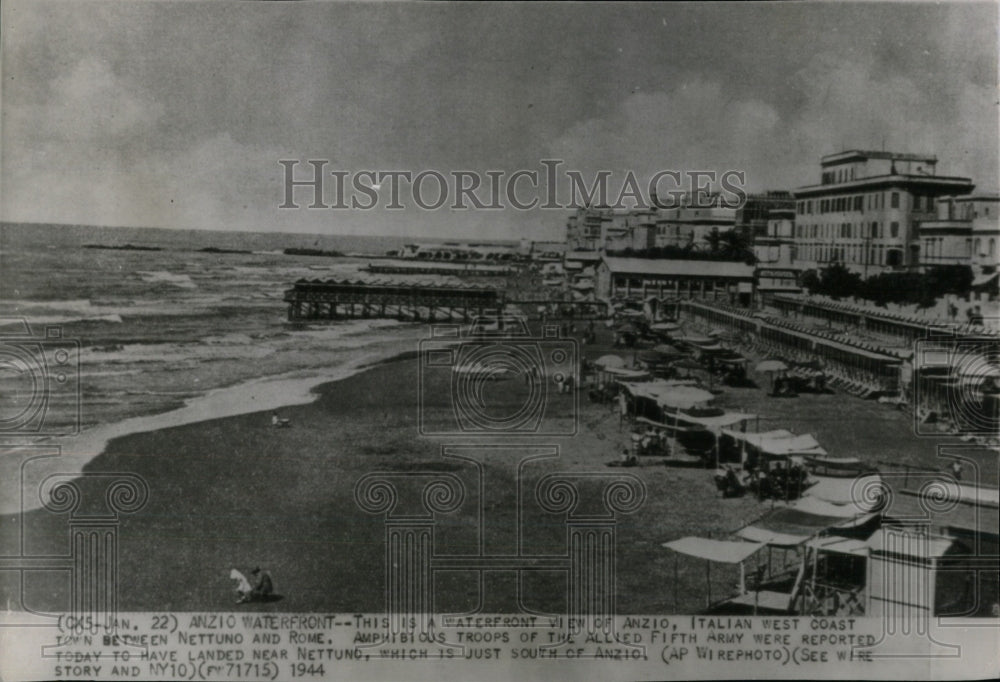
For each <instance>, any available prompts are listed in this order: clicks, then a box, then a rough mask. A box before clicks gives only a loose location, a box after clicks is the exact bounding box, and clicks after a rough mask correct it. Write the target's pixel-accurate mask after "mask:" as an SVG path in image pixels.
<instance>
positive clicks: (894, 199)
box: [793, 150, 974, 275]
mask: <svg viewBox="0 0 1000 682" xmlns="http://www.w3.org/2000/svg"><path fill="white" fill-rule="evenodd" d="M820 168H821V172H820V184H818V185H808V186H805V187H800V188H798V189H796V190H794V191H793V195H794V197H795V200H796V221H795V236H794V243H795V247H796V260H797V261H798V263H799V265H800V266H801V267H804V268H822V267H826V266H827V265H829V264H831V263H843V264H844V265H846V266H847V267H849V268H851V269H852V270H855V271H857V272H861V273H863V274H866V275H872V274H876V273H878V272H883V271H887V270H899V269H906V268H917V267H920V266H921V265H926V264H927V263H928V261H926V259H925V257H924V256H925V254H924V252H923V247H926V244H927V243H922V239H923V235H922V234H921V225H922V224H924V223H930V224H935V223H940V220H939V215H938V208H937V202H938V200H939V199H940V198H941V197H945V196H956V195H965V194H968V193H970V192H971V191H972V189H973V187H974V185H973V184H972V181H971V180H970V179H969V178H963V177H955V176H945V175H938V174H937V158H935V157H934V156H929V155H922V154H899V153H895V152H877V151H859V150H852V151H845V152H840V153H838V154H830V155H828V156H824V157H823V158H822V160H821V161H820ZM939 228H940V229H943V230H947V229H950V227H949V226H945V225H939ZM926 236H927V237H928V238H931V237H933V238H935V239H936V238H937V237H938V235H937V234H932V233H930V232H929V233H928V234H927V235H926ZM941 236H944V235H941ZM936 244H937V242H933V246H936ZM932 253H933V254H936V253H937V251H932ZM941 258H945V255H944V253H943V252H942V255H941ZM941 262H950V261H948V260H947V259H945V260H942V261H941Z"/></svg>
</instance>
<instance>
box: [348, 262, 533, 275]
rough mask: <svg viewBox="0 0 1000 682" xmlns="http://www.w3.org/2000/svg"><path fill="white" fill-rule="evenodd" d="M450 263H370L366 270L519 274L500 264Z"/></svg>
mask: <svg viewBox="0 0 1000 682" xmlns="http://www.w3.org/2000/svg"><path fill="white" fill-rule="evenodd" d="M449 265H450V264H448V263H441V264H434V263H431V264H424V263H418V264H412V265H411V264H409V263H399V262H396V263H384V264H372V263H369V264H368V266H367V267H366V268H364V270H365V272H370V273H372V274H379V275H445V276H451V277H510V276H513V275H515V274H517V270H516V269H515V268H507V267H503V266H499V265H466V266H454V265H452V267H448V266H449Z"/></svg>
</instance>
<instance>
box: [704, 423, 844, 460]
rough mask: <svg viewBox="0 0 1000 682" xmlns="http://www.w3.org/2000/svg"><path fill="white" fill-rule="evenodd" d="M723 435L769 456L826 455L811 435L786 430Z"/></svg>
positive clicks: (733, 432) (730, 432) (726, 430)
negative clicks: (796, 433)
mask: <svg viewBox="0 0 1000 682" xmlns="http://www.w3.org/2000/svg"><path fill="white" fill-rule="evenodd" d="M722 433H723V434H724V435H726V436H729V437H730V438H732V439H733V440H735V441H737V442H743V443H746V444H747V445H751V446H753V447H755V448H757V449H758V450H760V451H761V452H763V453H765V454H768V455H779V456H780V455H793V454H795V455H825V454H826V450H824V449H823V448H822V447H821V446H820V444H819V443H818V442H816V439H815V438H813V437H812V435H811V434H808V433H805V434H802V435H795V434H794V433H792V432H791V431H786V430H785V429H776V430H774V431H765V432H764V433H740V432H739V431H732V430H729V429H724V430H723V431H722Z"/></svg>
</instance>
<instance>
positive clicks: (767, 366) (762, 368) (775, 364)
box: [756, 360, 788, 372]
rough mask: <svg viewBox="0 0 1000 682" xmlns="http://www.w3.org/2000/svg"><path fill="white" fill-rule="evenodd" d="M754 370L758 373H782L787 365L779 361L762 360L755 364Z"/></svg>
mask: <svg viewBox="0 0 1000 682" xmlns="http://www.w3.org/2000/svg"><path fill="white" fill-rule="evenodd" d="M756 369H757V371H758V372H784V371H785V370H787V369H788V365H786V364H785V363H784V362H782V361H781V360H762V361H760V362H758V363H757V368H756Z"/></svg>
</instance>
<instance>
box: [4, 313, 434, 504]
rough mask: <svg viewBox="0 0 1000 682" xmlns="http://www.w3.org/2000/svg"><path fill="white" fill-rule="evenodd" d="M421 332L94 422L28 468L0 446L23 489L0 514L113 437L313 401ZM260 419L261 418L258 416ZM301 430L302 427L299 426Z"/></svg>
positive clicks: (410, 344)
mask: <svg viewBox="0 0 1000 682" xmlns="http://www.w3.org/2000/svg"><path fill="white" fill-rule="evenodd" d="M383 326H384V325H383ZM422 335H423V330H421V329H418V328H414V329H412V333H410V334H404V335H401V336H399V337H398V338H395V339H392V340H383V341H382V342H381V343H379V342H377V341H373V340H372V339H371V338H359V339H358V341H359V343H358V344H357V345H355V346H353V347H352V349H351V352H349V353H347V354H346V355H345V358H344V361H343V363H342V364H338V365H336V366H328V367H322V368H314V369H308V370H302V369H299V370H294V371H291V372H286V373H283V374H278V375H274V376H267V377H260V378H255V379H251V380H249V381H244V382H241V383H238V384H235V385H232V386H227V387H224V388H216V389H213V390H210V391H208V392H207V393H205V394H203V395H200V396H197V397H195V398H190V399H188V400H186V401H185V403H184V405H183V406H182V407H180V408H177V409H174V410H170V411H168V412H162V413H159V414H153V415H146V416H139V417H130V418H128V419H124V420H121V421H118V422H115V423H111V424H104V425H100V426H96V427H94V428H91V429H88V430H85V431H84V432H82V433H80V434H79V435H78V436H75V437H71V438H61V439H58V440H56V441H52V444H53V445H58V446H59V447H60V448H61V451H62V455H61V456H60V457H50V458H44V459H40V460H36V461H34V462H32V463H31V465H30V466H25V467H21V462H22V461H23V459H24V457H25V456H26V453H30V452H31V451H30V450H22V451H21V452H20V453H19V452H18V451H17V449H11V448H5V457H3V458H0V480H7V481H14V480H18V478H22V485H21V490H23V491H26V494H25V495H24V498H25V499H24V500H20V499H15V498H10V499H2V500H0V513H2V514H11V513H17V512H19V511H20V510H21V509H22V505H23V509H24V510H25V511H29V510H32V509H38V508H41V506H42V504H43V500H41V499H39V498H38V496H37V495H32V494H27V492H28V491H37V490H40V489H41V488H40V484H41V482H42V481H43V480H44V479H45V478H46V477H48V476H50V475H52V474H56V473H58V474H68V475H70V476H73V475H77V474H80V473H82V471H83V468H84V467H85V466H86V465H87V463H89V462H90V461H91V460H93V459H94V458H95V457H97V456H98V455H99V454H101V453H102V452H103V451H104V450H105V448H106V447H107V445H108V443H109V442H110V441H111V440H113V439H115V438H120V437H122V436H127V435H131V434H135V433H146V432H149V431H155V430H159V429H168V428H173V427H177V426H183V425H185V424H193V423H196V422H202V421H208V420H211V419H222V418H225V417H233V416H237V415H241V414H249V413H253V412H264V411H273V410H278V409H281V408H285V407H289V406H292V405H303V404H307V403H310V402H313V401H314V400H315V399H316V398H317V397H318V395H319V394H318V393H316V392H315V391H314V389H315V388H316V387H317V386H320V385H321V384H325V383H329V382H331V381H338V380H342V379H346V378H347V377H350V376H352V375H354V374H356V373H358V372H359V371H361V370H362V369H364V367H365V366H366V365H369V364H371V363H373V362H376V361H378V360H382V359H387V358H390V357H393V356H395V355H398V354H400V353H402V352H405V351H407V350H412V348H414V347H415V346H414V344H415V341H416V339H417V338H418V337H420V336H422ZM266 418H267V417H266V416H262V419H266ZM293 426H295V425H293ZM303 428H308V427H307V425H303ZM19 454H20V455H21V456H18V455H19ZM22 469H23V475H22V473H21V470H22ZM149 483H150V487H151V493H152V494H155V482H154V481H151V482H149Z"/></svg>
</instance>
